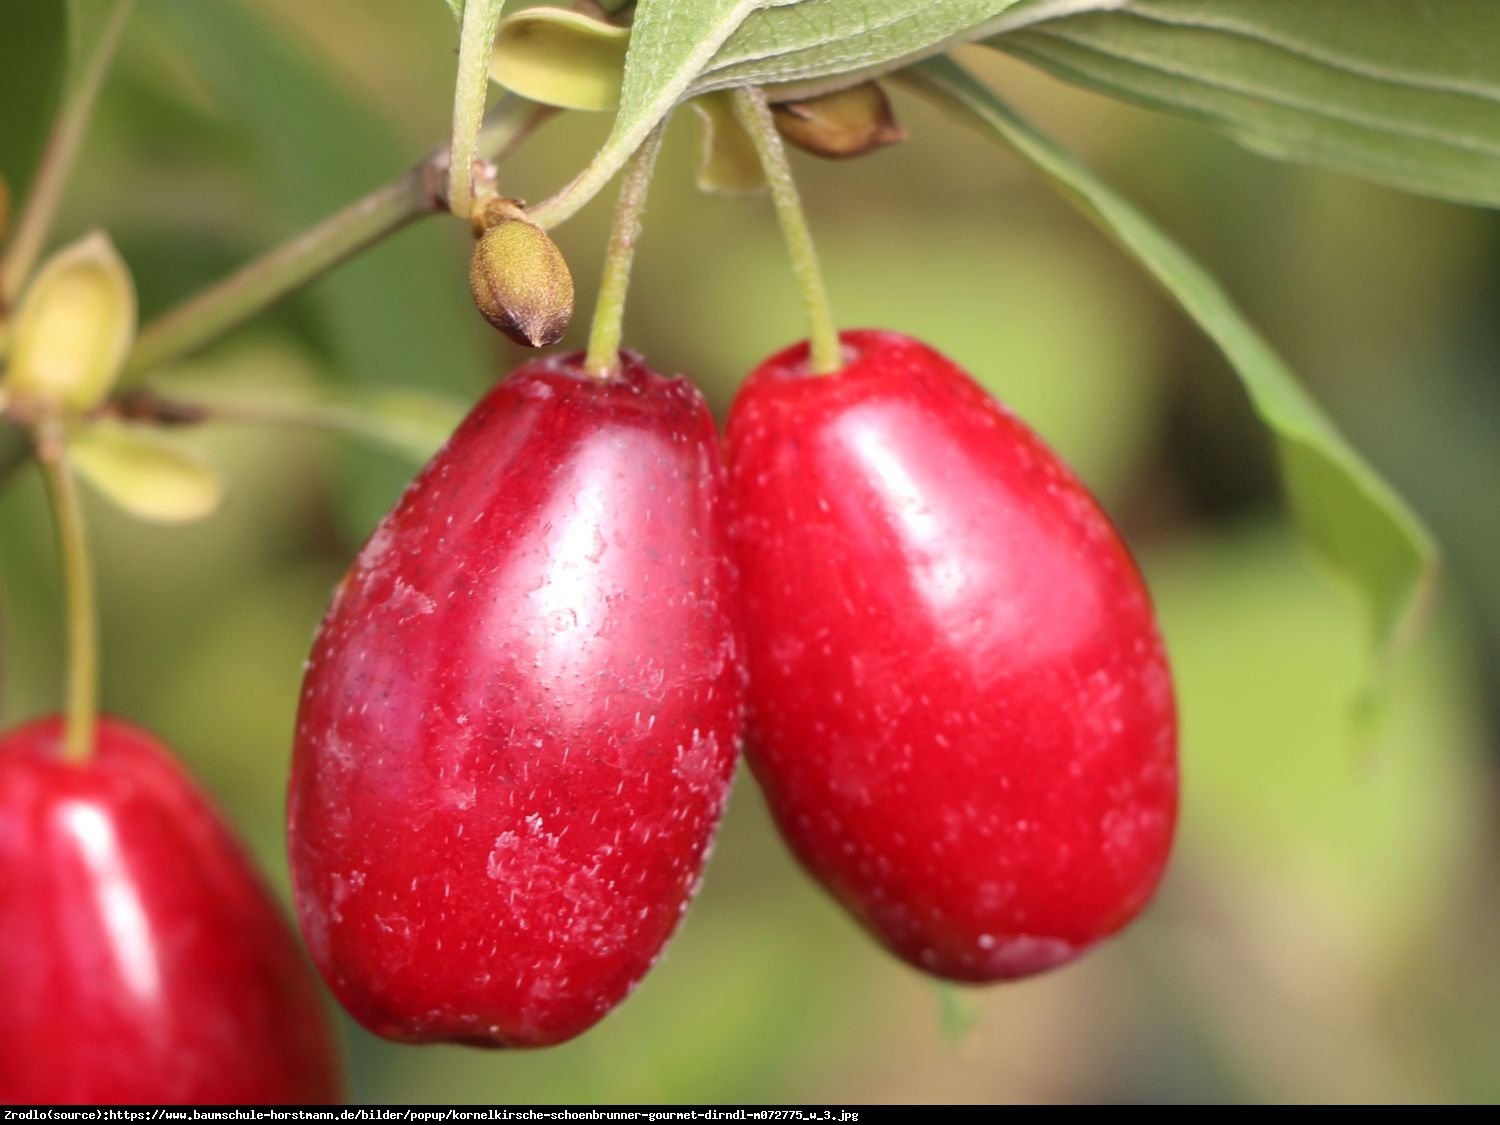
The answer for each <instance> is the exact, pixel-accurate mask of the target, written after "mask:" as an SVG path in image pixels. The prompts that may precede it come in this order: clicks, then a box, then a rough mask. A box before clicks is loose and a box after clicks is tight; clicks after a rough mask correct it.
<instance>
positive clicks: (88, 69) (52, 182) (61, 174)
mask: <svg viewBox="0 0 1500 1125" xmlns="http://www.w3.org/2000/svg"><path fill="white" fill-rule="evenodd" d="M134 2H135V0H115V4H114V9H113V10H112V11H111V12H110V13H109V18H108V20H106V21H105V24H104V29H103V30H102V31H101V32H100V33H99V39H98V42H97V43H96V44H95V45H94V52H93V54H92V55H90V56H89V58H88V60H87V61H86V62H85V63H84V65H83V71H82V77H81V78H80V79H79V81H78V84H77V86H76V87H74V89H73V90H72V92H71V93H69V94H68V95H67V97H66V100H65V101H64V102H63V106H62V110H61V112H60V113H59V114H58V116H57V121H56V123H55V124H54V125H53V127H52V133H51V135H50V136H49V137H48V138H47V147H46V149H45V150H43V152H42V159H41V163H39V164H38V165H37V170H36V178H35V179H34V180H33V181H32V185H31V194H30V195H29V196H28V197H27V199H26V209H25V210H24V211H23V212H22V213H21V221H20V223H18V224H17V225H16V233H15V238H14V239H13V240H12V242H11V244H10V249H9V250H8V251H7V252H6V255H5V262H4V265H3V267H0V306H4V305H8V304H11V303H12V302H14V301H15V299H16V297H17V296H19V294H20V292H21V287H22V286H23V285H24V284H25V283H26V279H27V278H28V277H30V276H31V270H32V267H33V266H35V265H36V260H37V257H38V256H39V255H40V254H41V252H42V246H43V245H44V244H45V243H46V241H47V232H48V231H49V230H50V229H51V228H52V218H53V216H54V215H55V214H56V213H57V205H58V203H59V202H60V201H61V199H62V193H63V189H64V188H66V187H67V184H68V173H69V172H71V171H72V170H73V161H74V159H75V158H76V157H77V156H78V148H79V146H80V145H81V144H82V143H83V135H84V133H85V132H87V131H88V126H89V120H90V118H92V117H93V114H94V103H95V102H96V101H98V99H99V89H100V87H101V86H103V85H104V76H105V75H106V74H107V73H108V72H109V63H110V60H111V59H112V58H113V57H114V54H115V48H116V47H117V46H118V45H119V42H120V34H121V32H123V31H124V30H125V22H126V20H127V19H128V18H129V16H130V9H131V7H132V5H133V4H134Z"/></svg>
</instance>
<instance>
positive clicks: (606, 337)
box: [583, 121, 666, 379]
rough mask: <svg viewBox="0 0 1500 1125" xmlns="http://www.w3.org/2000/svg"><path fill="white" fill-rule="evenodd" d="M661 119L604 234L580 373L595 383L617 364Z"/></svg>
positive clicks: (633, 163) (628, 169)
mask: <svg viewBox="0 0 1500 1125" xmlns="http://www.w3.org/2000/svg"><path fill="white" fill-rule="evenodd" d="M665 132H666V122H665V121H663V122H662V123H661V124H660V125H658V126H657V127H656V128H655V129H653V130H652V131H651V135H650V136H648V137H647V138H646V139H645V140H644V141H642V142H641V147H640V148H638V149H636V151H635V155H634V156H632V157H631V158H630V163H628V164H627V165H625V175H624V178H623V180H622V181H621V184H620V201H619V203H618V204H616V205H615V219H614V226H613V227H612V228H611V229H610V232H609V249H608V251H607V252H606V253H605V255H604V276H603V277H602V278H601V279H600V281H599V303H598V304H597V305H595V307H594V320H593V323H592V324H591V325H590V327H589V348H588V352H587V354H586V355H585V356H584V360H583V369H584V370H585V371H587V372H588V373H589V374H590V375H592V376H594V377H595V378H596V379H607V378H609V377H610V376H611V375H613V374H614V373H615V370H616V369H617V368H618V367H619V363H620V340H621V337H622V333H623V331H624V321H625V295H626V293H627V292H628V290H629V289H630V264H631V262H632V261H633V260H634V259H635V244H636V241H637V240H638V239H639V238H640V236H641V219H642V217H643V216H644V215H645V212H646V195H647V193H648V192H649V191H650V188H651V172H652V170H653V169H654V168H655V167H656V156H657V154H658V153H659V152H660V151H661V139H662V135H663V134H664V133H665Z"/></svg>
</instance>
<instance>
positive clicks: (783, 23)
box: [693, 0, 1017, 98]
mask: <svg viewBox="0 0 1500 1125" xmlns="http://www.w3.org/2000/svg"><path fill="white" fill-rule="evenodd" d="M1016 3H1017V0H928V2H927V3H923V4H912V3H908V2H905V0H801V2H800V3H792V4H764V5H761V8H760V10H759V11H757V12H755V13H754V14H753V15H752V16H750V17H749V18H747V19H746V20H745V21H744V24H743V25H742V26H741V27H740V28H739V29H738V30H737V31H736V32H735V33H734V34H733V35H732V36H731V37H730V38H729V40H728V41H727V42H726V43H725V44H724V45H723V46H722V47H721V48H719V49H718V50H717V51H716V52H715V53H714V57H713V60H712V62H711V63H710V64H709V65H708V66H707V67H706V68H705V69H704V70H703V72H702V73H701V74H700V75H699V76H698V77H697V78H696V79H695V80H694V82H693V89H694V91H695V92H699V91H703V90H722V89H729V88H732V87H736V86H771V87H775V90H774V91H773V92H774V95H775V97H777V98H803V97H811V96H813V95H815V94H819V93H824V92H826V91H828V90H833V89H838V88H841V87H844V86H852V85H854V84H855V83H857V82H860V81H863V80H865V79H867V78H874V77H877V76H879V75H881V74H886V73H888V72H890V71H892V70H896V69H898V68H900V67H902V66H905V65H907V64H908V63H912V62H915V61H917V60H919V59H924V58H927V57H929V56H931V55H935V54H939V53H941V52H943V51H945V50H947V49H948V48H950V47H954V46H957V45H958V44H960V43H967V42H971V41H973V40H975V39H983V38H986V37H987V36H989V35H991V34H993V33H994V28H995V25H996V21H998V20H1001V19H1003V18H1004V16H1005V13H1006V12H1007V10H1009V9H1010V8H1012V7H1015V5H1016Z"/></svg>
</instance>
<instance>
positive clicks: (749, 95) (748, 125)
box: [734, 86, 844, 375]
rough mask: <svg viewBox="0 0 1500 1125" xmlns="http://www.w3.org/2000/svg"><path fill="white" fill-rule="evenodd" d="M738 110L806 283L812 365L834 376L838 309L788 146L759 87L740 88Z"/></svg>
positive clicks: (839, 350) (796, 269)
mask: <svg viewBox="0 0 1500 1125" xmlns="http://www.w3.org/2000/svg"><path fill="white" fill-rule="evenodd" d="M734 114H735V116H736V117H737V118H738V119H739V122H740V124H741V125H742V126H743V127H744V129H745V132H746V133H747V134H749V137H750V141H751V143H752V144H754V145H755V151H756V154H757V155H758V156H759V157H760V163H761V167H762V168H763V169H764V170H765V174H766V184H767V185H768V186H769V187H770V189H771V203H772V204H773V205H774V206H775V208H776V219H777V221H778V222H779V223H780V224H781V234H782V237H783V238H784V239H785V240H786V248H787V253H788V254H789V255H790V256H791V259H792V272H793V273H794V274H796V275H797V283H798V284H799V285H800V286H801V287H802V303H803V306H804V307H805V308H806V309H807V320H808V333H807V336H808V350H809V355H808V366H809V369H810V370H811V371H812V373H813V374H815V375H831V374H833V373H834V372H835V371H838V370H839V369H840V368H842V367H843V366H844V354H843V347H842V346H841V345H840V343H839V333H838V327H837V325H836V323H835V322H834V319H833V308H832V306H831V305H830V304H829V302H828V288H827V286H825V285H824V284H823V271H822V268H821V267H820V266H819V265H818V252H817V249H816V248H815V247H814V246H813V239H812V231H811V230H809V229H808V225H807V216H806V215H805V214H804V213H803V211H802V200H801V198H800V197H799V196H798V194H797V183H796V181H795V180H794V179H793V178H792V168H791V165H790V164H789V163H788V162H787V158H786V149H785V148H784V147H783V145H782V143H781V134H780V133H778V132H777V131H776V122H775V119H774V118H772V116H771V107H770V106H769V105H768V104H767V102H766V95H765V92H764V91H762V90H760V89H758V88H756V87H754V86H747V87H744V88H743V89H739V90H736V91H735V92H734Z"/></svg>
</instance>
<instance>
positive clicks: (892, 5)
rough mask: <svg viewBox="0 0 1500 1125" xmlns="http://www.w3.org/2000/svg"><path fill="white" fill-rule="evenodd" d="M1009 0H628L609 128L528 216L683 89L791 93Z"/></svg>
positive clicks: (961, 27) (581, 191) (983, 31)
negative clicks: (630, 14) (587, 159)
mask: <svg viewBox="0 0 1500 1125" xmlns="http://www.w3.org/2000/svg"><path fill="white" fill-rule="evenodd" d="M1017 3H1018V0H928V2H927V3H924V4H911V3H908V2H906V0H639V2H638V3H637V4H636V5H635V19H634V22H633V23H632V24H631V29H630V44H629V49H628V50H627V52H626V55H625V72H624V75H623V77H622V79H621V84H620V109H619V112H618V113H617V114H616V116H615V123H614V127H613V129H612V130H611V132H610V135H609V137H608V138H606V140H605V142H604V145H603V146H602V147H601V148H600V150H599V152H598V153H597V154H596V155H595V157H594V160H593V162H592V163H590V165H589V166H588V167H587V168H586V169H584V171H583V172H582V173H581V174H580V175H579V176H578V178H577V179H575V180H574V181H573V182H572V183H571V184H569V185H568V187H567V188H566V189H564V191H563V192H562V193H561V194H560V196H559V197H557V198H555V199H554V200H552V201H549V204H548V205H547V206H546V207H545V208H540V209H538V210H537V211H536V215H537V217H538V221H540V222H542V223H543V225H548V226H550V225H556V224H557V223H559V222H562V221H563V220H565V219H567V218H568V217H569V216H571V215H572V214H573V213H574V212H576V211H577V210H578V208H580V207H582V206H583V205H584V204H585V203H587V202H588V201H589V200H590V199H592V198H593V197H594V196H595V195H596V194H598V192H599V190H600V189H601V188H603V186H604V185H605V184H606V183H608V182H609V180H610V178H611V177H613V176H614V174H615V173H616V172H617V171H619V170H620V168H621V167H622V166H623V165H624V163H625V161H626V160H628V159H629V158H630V155H631V154H632V153H633V152H635V150H636V149H637V148H638V147H639V146H640V144H641V142H642V141H644V140H645V139H646V137H647V135H649V134H650V132H651V130H652V129H654V128H656V126H657V125H658V124H660V123H661V121H662V120H663V119H665V118H666V116H667V114H669V113H670V112H671V111H672V109H673V107H675V106H676V105H677V104H678V103H679V102H681V101H682V100H683V99H684V98H687V97H690V96H692V95H695V94H702V93H707V92H712V91H715V90H723V89H732V88H735V87H739V86H749V85H764V86H773V87H776V89H775V94H776V96H778V97H783V98H801V97H810V96H812V95H815V94H819V93H824V92H826V91H828V90H832V89H837V88H839V87H842V86H849V85H854V84H855V83H857V82H860V81H863V80H864V79H866V78H871V77H875V76H877V75H880V74H884V73H887V72H889V71H892V70H894V69H896V68H898V67H901V66H904V65H906V64H908V63H910V62H912V61H914V60H917V59H921V58H926V57H927V56H930V55H933V54H937V53H940V52H941V51H943V50H945V49H946V48H948V47H950V46H953V45H955V44H958V43H963V42H968V41H971V40H975V39H982V38H985V37H987V36H989V35H992V34H994V33H995V32H996V31H998V30H1000V29H1002V28H1003V27H1004V26H1006V25H1005V24H1003V22H1002V21H1003V19H1004V15H1005V12H1006V11H1007V9H1009V8H1011V7H1014V6H1015V5H1016V4H1017ZM1038 18H1040V17H1038Z"/></svg>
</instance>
